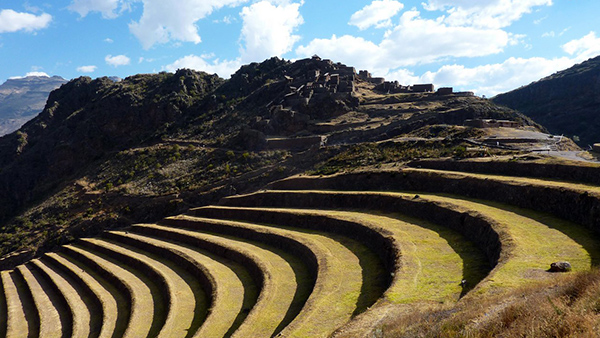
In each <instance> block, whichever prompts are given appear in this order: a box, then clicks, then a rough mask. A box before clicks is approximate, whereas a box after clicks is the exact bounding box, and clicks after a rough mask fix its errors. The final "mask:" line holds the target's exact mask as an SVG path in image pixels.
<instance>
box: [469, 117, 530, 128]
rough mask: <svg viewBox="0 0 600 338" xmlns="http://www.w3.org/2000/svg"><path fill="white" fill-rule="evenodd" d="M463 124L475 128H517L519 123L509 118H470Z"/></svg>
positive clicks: (519, 125)
mask: <svg viewBox="0 0 600 338" xmlns="http://www.w3.org/2000/svg"><path fill="white" fill-rule="evenodd" d="M464 125H465V126H466V127H475V128H500V127H502V128H519V127H521V123H520V122H517V121H510V120H494V119H472V120H465V122H464Z"/></svg>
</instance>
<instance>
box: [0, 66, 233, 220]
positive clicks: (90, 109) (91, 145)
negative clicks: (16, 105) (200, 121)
mask: <svg viewBox="0 0 600 338" xmlns="http://www.w3.org/2000/svg"><path fill="white" fill-rule="evenodd" d="M222 82H223V80H222V79H220V78H219V77H218V76H216V75H214V76H213V75H208V74H205V73H197V72H192V71H187V70H186V71H179V72H177V73H176V74H167V73H163V74H158V75H137V76H133V77H130V78H127V79H125V80H123V81H121V82H117V83H115V82H114V81H112V80H111V79H109V78H99V79H96V80H92V79H90V78H89V77H81V78H78V79H75V80H73V81H70V82H69V83H67V84H65V85H63V86H62V87H61V88H60V89H58V90H56V91H54V92H52V93H51V94H50V96H49V98H48V102H47V104H46V107H45V108H44V110H43V111H42V113H40V114H39V115H38V116H37V117H36V118H35V119H33V120H31V121H30V122H28V123H26V124H25V125H24V126H23V127H22V128H21V129H20V130H19V131H17V132H15V133H12V134H9V135H6V136H4V137H2V138H0V220H1V219H3V218H5V217H7V216H12V214H13V213H14V212H15V210H18V209H19V208H21V207H23V206H25V205H26V204H27V203H28V202H31V201H33V200H36V199H39V198H41V197H42V196H44V194H46V193H48V192H49V191H51V190H52V189H54V188H55V187H56V186H58V185H59V184H60V183H61V182H63V181H65V180H66V179H67V178H70V177H72V176H73V175H75V174H76V173H77V172H78V171H81V170H82V169H85V168H86V167H87V166H88V165H89V164H90V163H92V162H93V161H95V160H98V159H100V158H102V157H103V156H105V155H106V154H108V153H109V152H111V151H118V150H121V149H126V148H128V147H132V146H134V145H137V144H140V143H142V142H144V141H147V140H149V139H151V138H152V137H153V136H154V135H155V133H156V132H157V130H160V129H161V128H164V127H165V126H166V125H168V124H169V123H173V122H174V121H176V120H177V119H178V118H180V117H181V115H183V114H184V113H185V112H186V111H188V110H189V108H190V107H191V106H192V105H193V104H194V103H196V102H198V101H200V100H201V99H203V98H204V96H205V95H206V93H208V92H212V91H213V90H214V89H215V88H216V87H217V86H218V85H220V84H221V83H222Z"/></svg>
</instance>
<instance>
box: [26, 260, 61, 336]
mask: <svg viewBox="0 0 600 338" xmlns="http://www.w3.org/2000/svg"><path fill="white" fill-rule="evenodd" d="M15 273H17V274H19V275H20V276H21V277H22V278H23V280H24V281H25V283H26V284H27V287H28V288H29V290H30V292H31V294H32V296H33V302H34V304H35V307H36V309H37V312H38V316H39V318H40V332H39V335H40V337H49V338H61V337H69V336H70V332H69V331H70V330H67V328H66V327H64V324H65V322H66V321H65V319H64V316H65V313H64V309H58V308H57V305H58V304H57V302H56V298H57V295H56V294H54V290H53V289H52V288H51V287H50V286H49V285H48V283H46V282H45V281H43V280H42V278H40V277H39V274H35V275H34V273H33V272H32V271H31V270H30V269H29V267H28V266H27V265H19V266H17V268H16V269H15ZM61 310H62V311H61ZM61 314H62V316H61ZM69 315H70V313H69Z"/></svg>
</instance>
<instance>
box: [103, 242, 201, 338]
mask: <svg viewBox="0 0 600 338" xmlns="http://www.w3.org/2000/svg"><path fill="white" fill-rule="evenodd" d="M103 239H104V240H107V242H106V243H103V245H108V244H110V245H114V247H113V248H112V250H119V253H121V254H125V255H127V256H130V257H132V258H135V259H137V260H139V261H142V262H144V263H145V264H146V265H148V266H149V267H151V268H152V269H154V270H155V271H156V272H158V273H159V274H160V275H161V276H162V277H163V278H164V280H165V283H166V286H167V290H166V292H168V293H169V297H168V298H169V299H170V301H169V303H168V304H167V306H168V309H167V311H168V316H167V320H166V322H165V325H164V326H163V328H162V329H161V333H160V335H159V336H162V335H164V336H166V337H172V336H185V334H187V333H189V332H192V333H193V332H196V330H197V329H198V327H199V326H200V324H201V323H202V321H203V320H204V319H205V317H206V313H207V310H208V307H209V306H208V302H207V296H206V294H205V293H204V289H203V286H202V283H203V282H202V281H199V280H198V279H197V278H196V277H195V276H194V274H193V273H192V271H193V270H190V271H187V270H188V269H189V268H190V267H191V268H195V267H196V266H194V265H191V266H190V265H186V263H189V261H187V260H185V259H181V256H178V255H174V254H173V253H172V252H171V251H169V250H167V249H164V248H163V247H161V246H154V245H149V244H148V242H146V241H140V240H137V239H135V238H132V237H130V236H129V234H128V233H127V232H125V231H111V232H106V233H105V234H104V236H103ZM186 268H187V269H186ZM202 273H203V272H198V273H196V275H200V274H202ZM201 277H204V275H201ZM163 292H165V291H164V290H163Z"/></svg>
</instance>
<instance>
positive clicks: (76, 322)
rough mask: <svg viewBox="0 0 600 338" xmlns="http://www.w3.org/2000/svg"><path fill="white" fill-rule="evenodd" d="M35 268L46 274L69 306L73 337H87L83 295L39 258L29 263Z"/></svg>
mask: <svg viewBox="0 0 600 338" xmlns="http://www.w3.org/2000/svg"><path fill="white" fill-rule="evenodd" d="M30 264H31V265H33V266H35V267H36V268H37V269H39V270H40V271H42V272H43V274H45V275H46V277H47V279H48V280H49V281H51V282H52V283H53V284H54V285H55V288H56V289H57V291H58V293H60V294H61V295H62V298H64V302H65V303H66V305H67V306H68V308H69V313H68V315H69V316H70V317H71V320H70V321H69V323H68V325H71V326H72V328H71V330H72V336H73V337H88V336H89V335H90V333H91V332H90V317H91V315H90V310H89V309H88V307H87V305H86V303H85V302H84V301H83V299H82V298H83V297H82V296H80V294H79V293H78V292H77V290H76V289H75V287H74V286H73V285H72V284H71V283H70V282H69V281H68V280H66V279H65V278H64V277H63V276H61V274H60V273H58V272H56V271H54V270H53V269H52V268H50V267H49V266H47V265H46V264H44V263H43V262H42V261H40V260H33V261H31V263H30Z"/></svg>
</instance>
